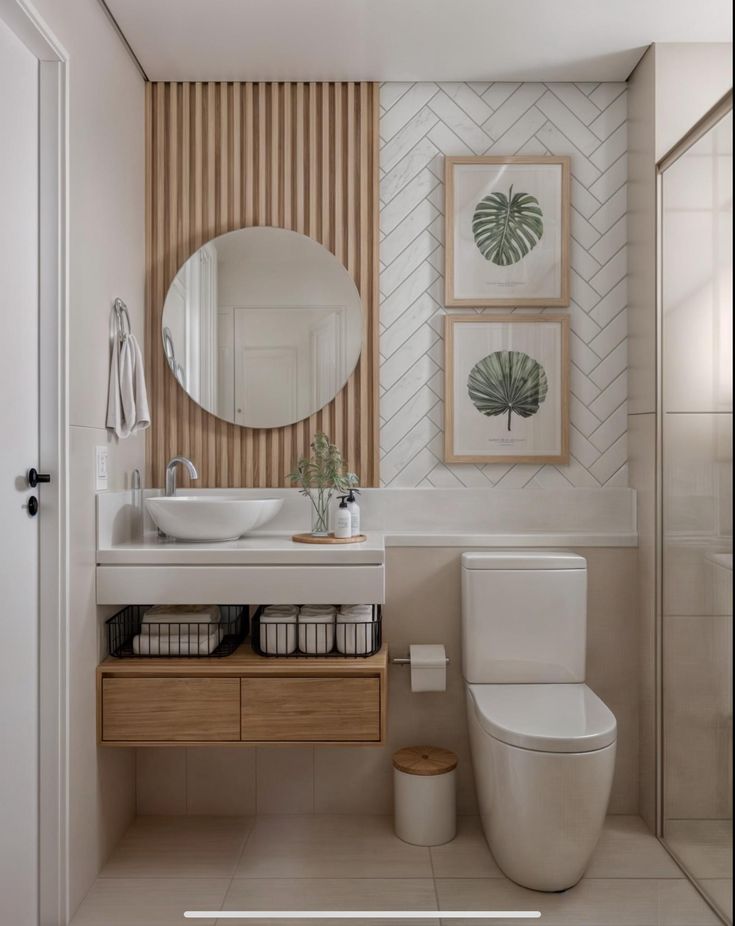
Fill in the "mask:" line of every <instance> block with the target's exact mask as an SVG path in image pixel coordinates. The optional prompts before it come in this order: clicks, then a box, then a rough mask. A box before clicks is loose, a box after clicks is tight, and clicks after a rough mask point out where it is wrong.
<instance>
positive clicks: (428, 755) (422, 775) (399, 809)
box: [393, 746, 457, 846]
mask: <svg viewBox="0 0 735 926" xmlns="http://www.w3.org/2000/svg"><path fill="white" fill-rule="evenodd" d="M456 768H457V756H456V755H455V754H454V753H453V752H450V751H449V750H448V749H440V748H439V747H438V746H408V747H407V748H405V749H399V750H398V752H396V753H394V755H393V796H394V811H395V831H396V836H398V838H399V839H402V840H403V841H404V842H408V843H411V844H412V845H414V846H440V845H442V844H443V843H445V842H450V841H451V840H452V839H454V836H455V833H456V828H457V807H456V790H455V789H456V783H455V776H456Z"/></svg>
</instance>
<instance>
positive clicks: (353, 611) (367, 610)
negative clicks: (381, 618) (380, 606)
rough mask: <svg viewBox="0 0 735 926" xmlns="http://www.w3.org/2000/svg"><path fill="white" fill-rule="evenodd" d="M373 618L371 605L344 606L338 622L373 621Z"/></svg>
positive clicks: (340, 609) (341, 607)
mask: <svg viewBox="0 0 735 926" xmlns="http://www.w3.org/2000/svg"><path fill="white" fill-rule="evenodd" d="M373 616H374V615H373V606H372V605H371V604H343V605H340V607H339V613H338V614H337V620H338V621H341V620H344V621H371V620H373Z"/></svg>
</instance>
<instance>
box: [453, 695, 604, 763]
mask: <svg viewBox="0 0 735 926" xmlns="http://www.w3.org/2000/svg"><path fill="white" fill-rule="evenodd" d="M467 690H468V692H469V694H470V696H471V697H470V701H471V703H472V706H473V708H474V712H475V716H476V717H477V720H478V722H479V724H480V726H481V727H482V729H483V730H484V731H485V732H486V733H488V734H489V735H490V736H492V737H494V738H495V739H496V740H500V742H502V743H507V744H508V745H509V746H517V747H519V748H521V749H533V750H535V751H537V752H553V753H577V752H593V751H594V750H597V749H604V748H605V747H606V746H610V745H611V744H612V743H614V742H615V739H616V735H617V724H616V722H615V716H614V714H613V713H612V711H611V710H610V709H609V708H608V706H607V705H606V704H605V703H604V702H603V701H601V700H600V699H599V698H598V697H597V695H596V694H595V693H594V691H592V690H591V689H590V688H588V687H587V685H585V684H581V683H578V684H561V685H559V684H544V685H530V684H518V685H494V684H486V685H476V684H468V685H467Z"/></svg>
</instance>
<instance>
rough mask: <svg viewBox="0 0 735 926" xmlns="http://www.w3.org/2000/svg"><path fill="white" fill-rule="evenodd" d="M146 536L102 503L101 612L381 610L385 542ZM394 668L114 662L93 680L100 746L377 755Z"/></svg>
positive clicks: (119, 499) (128, 507) (121, 504)
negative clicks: (136, 608) (292, 747)
mask: <svg viewBox="0 0 735 926" xmlns="http://www.w3.org/2000/svg"><path fill="white" fill-rule="evenodd" d="M149 494H157V493H149ZM202 494H203V496H206V493H202ZM217 494H218V495H222V494H226V493H217ZM241 494H242V493H240V495H241ZM250 494H252V493H250ZM293 494H295V493H293ZM237 495H238V493H236V492H232V493H231V496H232V497H233V498H235V497H237ZM287 507H288V506H287ZM291 516H292V513H291V512H289V511H287V512H286V513H285V515H284V517H285V518H289V517H291ZM296 523H297V524H298V523H299V522H298V521H297V522H296ZM142 527H143V530H142V532H141V530H140V528H141V523H140V520H139V512H138V511H136V509H135V508H134V506H133V505H132V504H131V494H130V493H124V492H123V493H107V494H102V495H100V496H98V509H97V531H98V536H97V547H98V550H97V601H98V603H99V604H105V605H116V606H123V605H139V604H142V603H145V604H151V605H154V604H169V603H171V602H177V603H179V604H211V603H213V602H216V603H217V604H220V605H226V604H240V605H246V604H249V605H254V604H259V603H269V604H279V603H284V604H290V603H293V602H304V601H309V602H313V603H334V602H339V603H342V604H353V603H354V604H363V603H366V604H367V603H369V604H382V603H383V601H384V599H385V545H384V541H383V535H382V534H381V533H375V534H369V535H368V539H367V541H366V542H365V543H361V544H354V545H346V546H331V545H327V546H312V545H307V544H299V543H294V542H293V541H292V540H291V533H292V532H293V531H291V532H289V531H284V530H274V531H271V532H266V531H265V530H263V531H262V532H260V533H254V534H252V535H250V536H246V537H243V538H241V539H239V540H234V541H228V542H224V543H190V542H181V541H170V540H168V539H166V538H161V537H159V536H158V533H157V531H156V529H155V525H154V524H153V523H152V522H151V521H150V520H149V519H148V517H147V516H146V517H145V518H144V519H143V524H142ZM275 527H276V528H278V527H283V523H282V522H281V523H276V524H275ZM387 664H388V656H387V649H386V647H385V646H383V647H382V648H381V649H380V650H379V652H377V653H375V654H374V655H371V656H365V657H363V656H352V657H350V656H325V657H313V656H308V657H296V658H294V657H293V656H289V657H284V658H281V657H270V658H265V657H263V656H260V655H258V654H257V653H255V652H254V651H253V649H252V647H251V644H250V642H249V640H246V641H245V642H243V643H242V644H241V645H240V646H239V647H238V649H237V650H236V651H235V652H234V653H233V654H232V655H230V656H226V657H222V658H218V657H211V656H205V657H196V658H190V657H161V658H157V657H153V658H151V657H147V658H139V659H116V658H113V657H108V658H107V659H105V660H104V661H103V662H102V663H101V664H100V666H99V667H98V670H97V729H98V742H99V743H100V745H103V746H169V745H182V744H188V745H200V746H203V745H220V746H221V745H231V746H236V745H243V744H254V743H261V744H262V743H270V744H272V743H299V742H300V743H324V744H331V745H336V744H351V745H356V744H365V745H369V744H373V745H377V744H380V743H381V742H383V741H384V737H385V717H386V707H387Z"/></svg>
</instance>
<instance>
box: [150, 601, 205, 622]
mask: <svg viewBox="0 0 735 926" xmlns="http://www.w3.org/2000/svg"><path fill="white" fill-rule="evenodd" d="M219 619H220V611H219V606H218V605H216V604H173V605H171V604H159V605H156V606H155V607H153V608H148V610H147V611H145V612H144V614H143V623H144V624H168V623H170V624H189V623H197V624H215V623H217V622H218V621H219Z"/></svg>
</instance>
